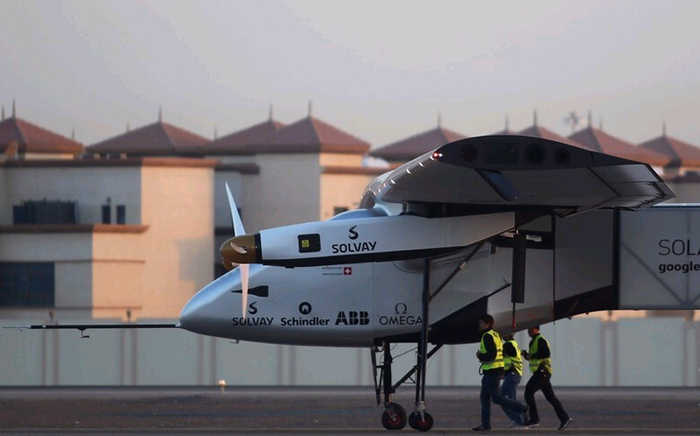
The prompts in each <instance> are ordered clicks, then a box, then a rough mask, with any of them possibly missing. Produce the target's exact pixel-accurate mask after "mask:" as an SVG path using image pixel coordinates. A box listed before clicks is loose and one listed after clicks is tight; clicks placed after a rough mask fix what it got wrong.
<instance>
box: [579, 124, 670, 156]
mask: <svg viewBox="0 0 700 436" xmlns="http://www.w3.org/2000/svg"><path fill="white" fill-rule="evenodd" d="M569 139H571V140H573V141H576V142H578V143H580V144H583V145H585V146H586V147H588V148H590V149H591V150H593V151H598V152H601V153H606V154H611V155H613V156H618V157H621V158H624V159H630V160H634V161H638V162H644V163H647V164H649V165H653V166H657V167H663V166H666V165H668V164H669V162H670V161H671V159H670V158H669V157H668V156H666V155H664V154H661V153H657V152H655V151H653V150H650V149H647V148H643V147H637V146H636V145H634V144H632V143H630V142H627V141H625V140H623V139H620V138H618V137H616V136H613V135H610V134H608V133H607V132H604V131H603V130H602V129H596V128H595V127H593V126H592V125H591V123H590V120H589V124H588V127H585V128H583V129H581V130H579V131H578V132H576V133H574V134H572V135H571V136H569Z"/></svg>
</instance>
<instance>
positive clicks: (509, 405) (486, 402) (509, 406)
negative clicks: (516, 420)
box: [480, 372, 527, 428]
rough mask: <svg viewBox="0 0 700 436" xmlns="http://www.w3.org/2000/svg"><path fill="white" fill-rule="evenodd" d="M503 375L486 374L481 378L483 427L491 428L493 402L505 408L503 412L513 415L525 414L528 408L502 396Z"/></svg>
mask: <svg viewBox="0 0 700 436" xmlns="http://www.w3.org/2000/svg"><path fill="white" fill-rule="evenodd" d="M502 374H503V373H502V372H501V373H498V372H496V373H488V372H487V373H485V374H484V376H483V377H481V396H480V398H481V425H482V426H484V427H486V428H491V400H493V402H494V403H495V404H498V405H500V406H501V407H503V410H506V411H509V412H511V411H512V412H513V413H523V412H525V410H527V407H526V406H525V405H524V404H522V403H519V402H517V401H513V400H509V399H508V398H505V397H504V396H503V395H501V389H500V386H499V385H500V382H501V376H502Z"/></svg>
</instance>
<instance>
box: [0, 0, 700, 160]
mask: <svg viewBox="0 0 700 436" xmlns="http://www.w3.org/2000/svg"><path fill="white" fill-rule="evenodd" d="M0 11H1V13H0V33H1V34H2V36H1V37H0V53H2V54H1V55H0V101H1V102H2V103H3V104H4V105H5V110H6V112H8V111H9V106H10V104H11V100H12V98H13V97H14V98H16V99H17V108H18V109H17V111H18V116H20V117H23V118H26V119H28V120H31V121H34V122H36V123H38V124H40V125H43V126H46V127H48V128H50V129H53V130H56V131H58V132H60V133H63V134H66V135H68V134H70V131H71V129H72V128H73V127H74V128H75V129H76V131H77V139H78V140H80V141H82V142H84V143H86V144H91V143H94V142H96V141H99V140H101V139H105V138H106V137H110V136H113V135H115V134H119V133H121V132H123V131H124V129H125V125H126V123H127V122H130V124H131V126H132V128H133V127H138V126H141V125H144V124H147V123H150V122H153V121H154V120H155V119H156V118H157V112H158V106H159V105H162V106H163V112H164V120H165V121H168V122H171V123H173V124H176V125H180V126H182V127H185V128H187V129H190V130H192V131H194V132H197V133H199V134H201V135H204V136H207V137H211V136H212V135H213V130H214V126H215V125H216V126H217V128H218V132H219V135H223V134H227V133H230V132H231V131H234V130H237V129H239V128H242V127H246V126H248V125H250V124H253V123H256V122H259V121H262V120H263V119H265V118H266V117H267V112H268V106H269V104H270V103H273V104H274V112H275V118H277V119H279V120H280V121H283V122H292V121H295V120H297V119H299V118H301V117H303V116H305V115H306V111H307V102H308V100H309V99H311V100H313V114H314V115H315V116H318V117H319V118H321V119H323V120H326V121H328V122H331V123H333V124H336V125H338V126H339V127H341V128H343V129H345V130H348V131H350V132H351V133H353V134H355V135H357V136H359V137H361V138H363V139H366V140H368V141H370V142H371V143H372V144H373V145H374V146H379V145H384V144H386V143H388V142H392V141H394V140H397V139H400V138H403V137H405V136H408V135H410V134H413V133H416V132H418V131H421V130H425V129H427V128H431V127H433V126H434V125H435V123H436V114H437V112H438V111H440V112H442V119H443V125H444V126H446V127H449V128H452V129H454V130H457V131H459V132H462V133H465V134H467V135H478V134H485V133H491V132H493V131H495V130H498V129H501V128H502V127H503V120H504V116H505V115H506V114H509V115H510V119H511V127H512V128H515V129H521V128H524V127H526V126H527V125H529V124H530V123H531V120H532V110H533V109H534V108H537V109H538V113H539V120H540V124H542V125H544V126H546V127H549V128H551V129H553V130H555V131H557V132H559V133H563V134H568V133H570V131H569V128H568V127H567V126H566V125H565V124H564V122H563V119H564V117H565V116H566V114H567V113H568V112H569V111H572V110H575V111H577V112H579V113H580V114H585V112H586V111H587V110H588V109H592V110H593V114H594V119H595V124H596V125H597V124H598V120H599V118H600V117H602V118H603V120H604V127H605V130H607V131H609V132H610V133H612V134H615V135H618V136H621V137H623V138H626V139H628V140H630V141H633V142H639V141H642V140H646V139H649V138H651V137H653V136H657V135H658V134H659V133H660V131H661V122H662V120H664V119H665V120H666V121H667V124H668V131H669V133H670V134H672V135H674V136H677V137H679V138H682V139H685V140H688V141H691V142H692V143H694V144H697V145H700V119H699V116H700V30H699V26H698V19H699V18H700V1H653V2H649V1H640V0H635V1H610V0H607V1H576V2H574V1H570V2H566V1H556V2H546V1H537V2H522V1H517V2H516V1H513V2H496V1H490V2H485V1H474V2H467V1H459V2H435V1H430V2H428V1H425V2H420V3H413V2H406V1H398V2H388V1H383V2H377V1H370V2H363V1H357V0H353V1H345V2H339V1H313V2H312V1H308V2H307V1H289V2H288V1H245V2H244V1H211V0H210V1H205V2H195V1H173V0H167V1H36V2H35V1H27V0H21V1H14V0H0Z"/></svg>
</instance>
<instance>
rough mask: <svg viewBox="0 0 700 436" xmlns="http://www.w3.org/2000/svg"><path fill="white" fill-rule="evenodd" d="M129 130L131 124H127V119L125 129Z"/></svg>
mask: <svg viewBox="0 0 700 436" xmlns="http://www.w3.org/2000/svg"><path fill="white" fill-rule="evenodd" d="M129 130H131V126H130V125H129V122H128V121H127V122H126V131H127V132H128V131H129Z"/></svg>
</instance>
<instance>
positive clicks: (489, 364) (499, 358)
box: [479, 329, 503, 371]
mask: <svg viewBox="0 0 700 436" xmlns="http://www.w3.org/2000/svg"><path fill="white" fill-rule="evenodd" d="M486 335H489V336H491V338H492V339H493V344H494V345H495V346H496V358H495V359H494V360H489V361H486V362H482V363H481V369H483V370H484V371H487V370H489V369H496V368H503V339H501V335H499V334H498V333H497V332H496V331H495V330H493V329H491V330H488V331H486V332H484V334H483V335H481V344H480V345H479V353H481V354H486V346H485V345H484V337H485V336H486Z"/></svg>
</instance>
